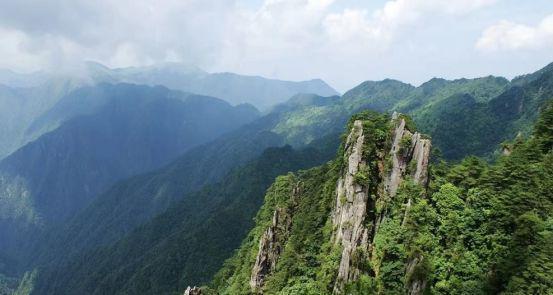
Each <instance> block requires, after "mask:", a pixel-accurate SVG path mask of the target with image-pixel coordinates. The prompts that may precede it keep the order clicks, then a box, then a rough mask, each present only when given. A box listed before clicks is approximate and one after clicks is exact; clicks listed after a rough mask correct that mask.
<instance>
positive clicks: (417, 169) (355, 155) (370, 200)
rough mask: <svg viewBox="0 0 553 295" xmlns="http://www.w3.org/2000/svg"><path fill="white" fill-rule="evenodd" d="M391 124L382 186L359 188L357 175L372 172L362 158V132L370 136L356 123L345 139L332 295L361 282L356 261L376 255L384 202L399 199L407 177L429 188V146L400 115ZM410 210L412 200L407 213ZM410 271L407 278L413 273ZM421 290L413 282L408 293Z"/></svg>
mask: <svg viewBox="0 0 553 295" xmlns="http://www.w3.org/2000/svg"><path fill="white" fill-rule="evenodd" d="M392 124H393V125H395V128H394V130H393V135H392V138H393V140H392V144H391V147H390V150H389V152H387V153H386V152H385V151H381V152H380V153H378V155H379V158H378V159H377V170H378V171H379V174H380V175H379V177H378V178H379V179H380V181H379V182H380V183H364V184H360V183H358V181H357V180H356V175H357V174H358V173H360V172H361V171H366V170H370V169H368V168H367V165H368V164H367V159H365V158H364V157H363V149H364V142H365V134H364V132H370V130H367V131H365V130H363V122H362V121H360V120H357V121H355V122H354V124H353V128H352V130H351V132H350V134H349V135H348V137H347V140H346V144H345V149H344V150H345V157H347V166H346V168H345V169H344V171H343V174H342V176H341V177H340V179H339V180H338V184H337V187H336V205H335V210H334V212H333V216H332V221H333V224H334V226H335V228H336V233H335V235H334V237H333V238H334V242H335V243H336V244H338V245H340V246H341V248H342V254H341V260H340V265H339V268H338V274H337V277H336V282H335V285H334V293H342V292H343V288H344V286H345V284H346V283H348V282H351V281H354V280H356V279H357V278H358V276H359V272H360V270H359V268H358V267H357V265H356V264H357V261H356V260H360V259H367V258H369V259H370V257H367V255H371V252H372V251H371V250H372V245H373V240H372V239H373V238H374V236H375V235H376V232H377V231H378V225H379V224H380V223H381V222H382V220H383V219H384V218H385V217H386V210H385V205H386V201H387V200H389V199H390V198H393V197H394V196H395V195H396V193H397V190H398V187H399V186H400V184H401V182H402V181H403V180H404V179H405V176H406V175H409V176H410V177H411V178H412V179H413V181H414V182H415V183H417V184H420V185H422V186H426V185H427V182H428V162H429V156H430V147H431V143H430V140H429V139H424V138H422V136H421V134H419V133H414V134H413V133H412V132H411V131H410V130H408V129H407V128H406V121H405V119H404V118H402V117H401V116H399V115H397V114H394V115H393V117H392ZM386 159H389V160H388V161H391V167H388V169H390V171H389V172H388V171H386V168H384V167H386V165H385V164H384V162H385V161H386ZM373 171H374V170H373ZM382 184H384V186H383V187H382ZM370 192H376V195H370ZM377 202H380V203H383V204H384V210H380V213H377V212H376V211H377V210H376V203H377ZM409 204H410V200H408V203H407V207H409ZM407 211H408V210H407ZM407 211H406V212H407ZM406 214H407V213H406ZM416 263H417V261H411V262H410V264H413V265H416ZM412 268H414V266H413V267H412ZM412 268H411V269H412ZM406 271H407V272H409V268H408V269H407V270H406ZM422 290H424V282H413V288H410V290H409V292H410V294H420V292H422Z"/></svg>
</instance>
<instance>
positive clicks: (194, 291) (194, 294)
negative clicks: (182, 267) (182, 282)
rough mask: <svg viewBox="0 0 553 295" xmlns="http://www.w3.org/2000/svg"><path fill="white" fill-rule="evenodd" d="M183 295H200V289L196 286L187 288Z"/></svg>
mask: <svg viewBox="0 0 553 295" xmlns="http://www.w3.org/2000/svg"><path fill="white" fill-rule="evenodd" d="M184 295H202V289H200V288H199V287H196V286H194V287H190V286H188V288H186V290H185V291H184Z"/></svg>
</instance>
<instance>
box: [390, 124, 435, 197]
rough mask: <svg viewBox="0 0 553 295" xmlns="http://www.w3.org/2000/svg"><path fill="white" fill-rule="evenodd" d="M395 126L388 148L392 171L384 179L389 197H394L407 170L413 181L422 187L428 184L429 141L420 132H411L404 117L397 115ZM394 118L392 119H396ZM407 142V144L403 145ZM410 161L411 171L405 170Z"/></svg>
mask: <svg viewBox="0 0 553 295" xmlns="http://www.w3.org/2000/svg"><path fill="white" fill-rule="evenodd" d="M396 120H399V121H398V123H397V127H396V128H395V129H394V132H393V142H392V147H391V149H390V157H391V160H392V171H391V173H390V175H389V177H388V178H386V179H385V186H386V189H387V191H388V194H389V196H390V197H394V196H395V195H396V193H397V189H398V187H399V185H400V184H401V181H402V180H403V178H404V176H405V175H406V174H407V172H409V174H410V176H411V177H412V178H413V181H415V183H418V184H420V185H422V186H424V187H426V185H427V184H428V162H429V160H430V148H431V143H430V140H429V139H423V138H422V136H421V134H420V133H418V132H415V134H413V133H411V131H409V130H408V129H407V128H406V127H405V119H403V118H401V117H399V118H397V119H396ZM396 120H394V121H396ZM405 144H409V146H403V145H405ZM410 163H413V164H414V168H415V169H411V170H413V171H407V170H408V169H407V168H409V167H408V165H409V164H410Z"/></svg>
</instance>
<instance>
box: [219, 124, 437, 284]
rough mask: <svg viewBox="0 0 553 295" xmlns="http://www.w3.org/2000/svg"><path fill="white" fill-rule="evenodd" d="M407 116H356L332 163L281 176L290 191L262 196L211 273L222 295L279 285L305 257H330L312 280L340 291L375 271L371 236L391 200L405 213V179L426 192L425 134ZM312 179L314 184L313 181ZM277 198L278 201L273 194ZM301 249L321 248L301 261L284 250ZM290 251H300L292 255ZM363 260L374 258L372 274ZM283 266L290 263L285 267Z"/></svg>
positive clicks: (316, 261) (407, 200)
mask: <svg viewBox="0 0 553 295" xmlns="http://www.w3.org/2000/svg"><path fill="white" fill-rule="evenodd" d="M406 121H407V118H406V117H404V116H399V115H396V114H394V116H393V117H392V118H391V119H390V117H387V116H384V115H378V114H375V113H362V114H359V115H356V116H354V118H353V119H352V120H351V123H350V124H349V128H348V130H350V132H349V134H348V136H347V138H346V139H345V141H344V143H343V147H342V152H341V153H339V155H338V158H337V159H336V160H335V161H333V162H331V163H329V164H328V165H325V166H321V167H319V168H314V169H312V170H310V171H308V172H306V173H304V174H300V175H298V176H295V175H291V176H287V181H286V182H285V183H286V184H287V190H288V191H289V193H288V196H286V195H283V196H271V195H267V196H266V199H265V205H264V207H263V208H262V209H261V211H260V212H259V213H258V216H257V218H256V220H257V222H258V225H257V226H256V228H254V230H253V231H252V232H250V235H249V236H248V238H247V239H246V240H245V242H244V243H243V245H242V247H241V248H240V250H239V251H238V252H237V254H236V256H235V257H234V258H232V259H231V260H229V261H228V262H227V264H226V266H225V267H224V268H223V270H222V271H221V272H220V273H219V275H218V277H216V279H215V283H214V286H215V287H216V289H217V290H218V291H219V292H221V293H223V294H227V293H228V294H245V293H250V292H253V293H265V292H268V290H274V288H282V287H284V286H283V285H281V284H286V283H285V282H286V281H287V280H288V279H287V277H288V276H289V275H290V274H291V273H294V272H295V271H298V270H299V269H302V265H304V263H306V265H305V267H313V266H314V265H319V266H321V264H323V265H324V264H325V263H330V264H332V265H333V266H332V269H333V270H330V269H326V268H325V270H326V271H328V273H326V274H324V275H323V277H321V278H319V282H318V283H325V280H328V277H330V278H332V281H327V282H326V283H327V284H328V285H327V286H328V288H330V289H333V290H334V293H343V292H344V291H345V288H346V286H348V285H350V284H352V283H353V282H355V281H357V280H359V278H360V276H361V275H362V274H367V273H372V274H373V275H374V272H378V252H377V251H378V246H377V245H376V241H375V239H376V238H377V237H378V236H379V230H380V227H381V224H382V223H383V222H384V221H385V220H386V218H388V216H389V214H391V209H390V207H391V206H392V204H393V203H394V202H396V203H400V204H403V205H405V206H406V207H407V209H406V210H405V213H403V214H404V215H405V216H407V212H408V210H409V209H408V208H409V206H410V204H411V202H412V200H411V199H410V198H405V197H403V196H402V199H401V200H395V198H396V195H397V190H398V187H400V186H401V185H402V184H403V182H405V181H406V179H408V180H409V181H408V182H409V183H412V184H413V185H414V186H416V187H420V190H421V191H424V189H425V187H426V186H427V182H428V163H429V153H430V140H429V139H425V138H423V136H421V135H420V134H419V133H416V132H413V131H412V130H409V129H408V128H407V127H406ZM316 176H318V177H316ZM321 177H322V178H321ZM283 181H284V180H283ZM315 183H319V185H315V186H314V187H312V186H311V185H313V184H315ZM275 185H278V186H279V187H282V186H283V184H282V183H278V184H277V183H275V184H274V186H275ZM285 187H286V186H285ZM273 189H274V188H273ZM316 196H319V197H316ZM275 197H277V198H279V199H278V200H273V199H272V198H275ZM312 198H315V199H312ZM405 216H404V218H407V217H405ZM267 218H269V220H267ZM265 220H267V221H265ZM263 224H266V225H265V226H263ZM298 233H304V234H306V236H301V235H298ZM311 239H313V240H311ZM306 241H309V242H306ZM305 243H307V244H308V245H305ZM249 247H251V248H249ZM302 247H316V249H310V250H315V253H319V254H315V256H311V257H309V256H307V257H305V258H304V259H306V261H304V260H303V259H302V260H301V261H298V262H294V261H292V260H290V259H292V258H291V256H290V255H292V256H293V257H303V255H305V254H306V253H305V251H306V250H305V249H302ZM256 249H257V250H256ZM292 249H294V250H296V251H298V252H299V253H294V254H291V253H293V252H294V250H292ZM254 251H255V252H254ZM318 251H320V252H318ZM252 252H254V253H257V254H256V255H252V254H253V253H252ZM327 252H330V253H327ZM295 255H299V256H295ZM319 255H320V256H319ZM282 256H284V257H286V258H284V261H281V260H283V258H282ZM327 259H328V260H330V261H325V260H327ZM414 259H415V258H413V260H414ZM312 260H313V261H312ZM321 260H322V261H321ZM363 260H368V261H371V262H373V263H374V264H373V267H374V268H373V269H372V270H371V271H370V272H369V271H368V270H367V269H366V267H367V266H366V263H365V264H364V263H361V262H362V261H363ZM310 261H311V262H310ZM298 264H299V265H298ZM415 264H416V263H415ZM308 265H310V266H308ZM288 267H291V269H289V270H285V269H287V268H288ZM321 267H322V266H321ZM329 267H330V266H329ZM283 272H284V273H286V274H282V273H283ZM325 276H327V277H326V278H325ZM245 278H247V281H248V282H249V283H248V284H245V282H244V279H245ZM301 280H302V279H300V281H301ZM245 286H247V287H245ZM417 286H418V285H417ZM414 289H415V287H414V288H413V290H414ZM279 290H280V291H281V292H284V293H286V292H290V291H291V289H286V288H284V289H279ZM313 290H314V291H315V290H316V289H313ZM269 293H271V292H269ZM413 294H419V293H417V292H416V291H414V292H413Z"/></svg>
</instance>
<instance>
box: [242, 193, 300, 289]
mask: <svg viewBox="0 0 553 295" xmlns="http://www.w3.org/2000/svg"><path fill="white" fill-rule="evenodd" d="M299 194H300V187H299V186H296V187H295V188H294V189H293V192H292V198H295V197H297V196H298V195H299ZM291 226H292V212H291V209H289V208H277V209H276V210H275V211H274V213H273V219H272V222H271V225H270V226H269V228H267V230H265V232H264V233H263V235H262V236H261V238H260V240H259V250H258V252H257V257H256V259H255V264H254V266H253V268H252V274H251V277H250V287H251V289H252V292H253V293H257V292H260V291H261V288H262V287H263V284H264V283H265V278H266V277H267V275H268V274H270V273H271V271H272V270H274V268H275V267H276V264H277V261H278V258H279V256H280V254H281V253H282V248H283V245H284V243H285V242H286V239H287V238H288V234H289V231H290V227H291Z"/></svg>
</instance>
